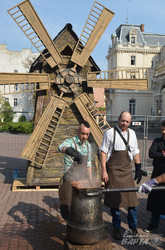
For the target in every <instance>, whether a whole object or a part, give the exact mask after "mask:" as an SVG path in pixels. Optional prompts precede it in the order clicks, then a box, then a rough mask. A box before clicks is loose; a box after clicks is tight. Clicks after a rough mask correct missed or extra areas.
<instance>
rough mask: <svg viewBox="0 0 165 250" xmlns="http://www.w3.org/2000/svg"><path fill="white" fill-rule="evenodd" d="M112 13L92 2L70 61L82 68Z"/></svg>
mask: <svg viewBox="0 0 165 250" xmlns="http://www.w3.org/2000/svg"><path fill="white" fill-rule="evenodd" d="M113 15H114V13H113V12H112V11H110V10H109V9H107V8H105V7H104V6H103V5H101V4H100V3H98V2H97V1H95V2H94V4H93V7H92V9H91V11H90V14H89V16H88V19H87V21H86V23H85V26H84V28H83V31H82V33H81V35H80V38H79V40H78V42H77V45H76V47H75V49H74V52H73V55H72V58H71V61H72V62H74V63H76V64H78V65H80V66H81V67H83V66H84V65H85V63H86V62H87V60H88V58H89V56H90V54H91V53H92V51H93V49H94V48H95V46H96V44H97V43H98V41H99V40H100V38H101V36H102V34H103V33H104V31H105V29H106V28H107V26H108V24H109V22H110V21H111V19H112V17H113Z"/></svg>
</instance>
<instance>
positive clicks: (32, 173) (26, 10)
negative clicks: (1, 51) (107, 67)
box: [0, 0, 148, 185]
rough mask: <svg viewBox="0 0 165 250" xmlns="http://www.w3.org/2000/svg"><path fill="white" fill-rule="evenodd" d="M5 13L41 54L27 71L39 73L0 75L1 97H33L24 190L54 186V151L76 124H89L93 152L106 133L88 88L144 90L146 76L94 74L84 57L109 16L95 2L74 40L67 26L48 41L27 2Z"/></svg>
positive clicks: (58, 166) (59, 163)
mask: <svg viewBox="0 0 165 250" xmlns="http://www.w3.org/2000/svg"><path fill="white" fill-rule="evenodd" d="M8 13H9V14H10V15H11V17H12V18H13V19H14V21H15V22H16V23H17V25H18V26H19V27H20V28H21V30H22V31H23V32H24V34H25V35H26V36H27V37H28V38H29V40H30V41H31V43H32V44H33V45H34V46H35V48H36V49H37V50H38V51H39V53H40V54H41V56H40V57H39V58H38V59H37V60H36V61H35V62H34V63H33V65H32V68H31V72H32V71H33V72H36V71H37V72H40V73H25V74H22V73H21V74H19V73H0V85H1V86H0V87H1V95H5V94H12V93H22V92H29V91H38V92H37V93H38V94H37V103H36V115H35V124H36V125H35V128H34V131H33V133H32V135H31V137H30V138H29V140H28V142H27V144H26V146H25V148H24V149H23V151H22V155H21V156H22V157H23V158H25V159H27V160H28V161H29V165H28V171H27V178H26V179H27V185H48V184H50V185H51V184H52V185H54V184H55V182H58V181H59V179H60V177H61V175H62V168H63V156H62V155H60V153H59V152H58V145H59V144H60V143H61V142H62V141H63V140H64V139H66V138H68V137H71V136H73V135H75V129H76V128H77V127H78V125H79V123H80V121H81V120H82V119H85V120H87V121H88V122H89V123H90V125H91V133H92V138H93V139H94V141H95V143H96V144H97V145H98V146H100V144H101V141H102V137H103V133H104V132H105V131H106V130H108V129H109V128H110V125H109V124H108V123H107V122H106V121H105V119H104V117H103V116H102V115H101V114H100V113H99V111H98V109H97V108H96V107H95V105H94V103H93V92H92V87H103V88H124V89H147V88H148V81H147V74H146V70H145V69H136V70H134V72H132V71H130V70H128V69H127V70H125V71H123V72H121V71H113V72H110V71H108V72H105V71H104V72H100V71H97V70H99V68H98V67H97V65H96V64H95V63H94V61H93V60H92V58H91V57H90V55H91V53H92V51H93V49H94V48H95V46H96V44H97V43H98V41H99V39H100V38H101V36H102V34H103V33H104V31H105V29H106V27H107V26H108V24H109V22H110V21H111V19H112V17H113V15H114V13H113V12H112V11H110V10H109V9H107V8H106V7H104V6H103V5H102V4H100V3H98V2H97V1H95V2H94V4H93V6H92V9H91V11H90V13H89V16H88V19H87V21H86V23H85V26H84V28H83V30H82V33H81V35H80V38H79V39H76V36H75V33H74V32H70V33H69V35H68V33H67V32H69V31H71V30H72V28H71V25H69V24H68V25H66V27H65V28H64V30H62V32H60V33H59V35H58V36H57V37H56V39H54V41H52V39H51V38H50V36H49V34H48V32H47V31H46V29H45V27H44V26H43V24H42V22H41V20H40V18H39V17H38V15H37V13H36V11H35V10H34V8H33V6H32V4H31V2H30V1H29V0H25V1H23V2H21V3H20V4H18V5H16V6H14V7H13V8H11V9H9V10H8ZM93 70H95V72H90V71H93ZM2 85H3V86H2ZM2 87H3V90H2Z"/></svg>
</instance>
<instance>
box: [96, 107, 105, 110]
mask: <svg viewBox="0 0 165 250" xmlns="http://www.w3.org/2000/svg"><path fill="white" fill-rule="evenodd" d="M98 110H99V111H106V108H105V107H98Z"/></svg>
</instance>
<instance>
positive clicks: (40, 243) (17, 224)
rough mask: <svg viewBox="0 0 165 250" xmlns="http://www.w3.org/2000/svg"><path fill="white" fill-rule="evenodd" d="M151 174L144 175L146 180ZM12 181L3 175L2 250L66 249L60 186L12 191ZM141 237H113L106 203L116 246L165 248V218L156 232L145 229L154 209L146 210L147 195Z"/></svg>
mask: <svg viewBox="0 0 165 250" xmlns="http://www.w3.org/2000/svg"><path fill="white" fill-rule="evenodd" d="M147 178H148V177H145V178H144V177H143V181H145V180H147ZM10 182H11V181H8V182H6V183H4V179H3V178H1V179H0V190H1V192H0V250H7V249H8V250H14V249H19V250H24V249H27V250H30V249H37V250H45V249H46V250H51V249H57V250H60V249H64V241H65V237H66V224H65V221H64V220H62V218H61V216H60V212H59V199H58V190H52V191H51V190H50V191H44V190H43V189H42V191H15V192H14V191H11V183H10ZM138 198H139V207H138V231H139V236H140V237H139V238H133V239H129V238H128V237H126V236H123V239H122V240H121V241H116V240H114V239H113V238H112V218H111V216H110V214H109V209H107V208H106V207H105V206H104V205H102V211H103V219H104V224H105V229H106V232H107V233H108V234H109V235H110V238H111V241H112V247H113V248H112V249H121V250H122V249H142V250H143V249H145V250H146V249H151V250H152V249H165V221H164V220H161V221H160V226H159V228H158V229H157V231H155V232H154V233H153V234H147V233H144V232H143V228H145V227H146V225H147V224H148V221H149V218H150V213H149V212H147V211H146V201H147V199H146V198H147V195H144V196H143V195H141V194H138ZM121 218H122V232H123V234H124V233H125V234H126V230H127V229H128V226H127V212H126V210H125V209H122V211H121Z"/></svg>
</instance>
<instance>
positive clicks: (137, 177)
mask: <svg viewBox="0 0 165 250" xmlns="http://www.w3.org/2000/svg"><path fill="white" fill-rule="evenodd" d="M141 178H142V171H141V163H135V178H134V180H135V181H136V180H137V182H136V183H137V184H139V183H140V181H141Z"/></svg>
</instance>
